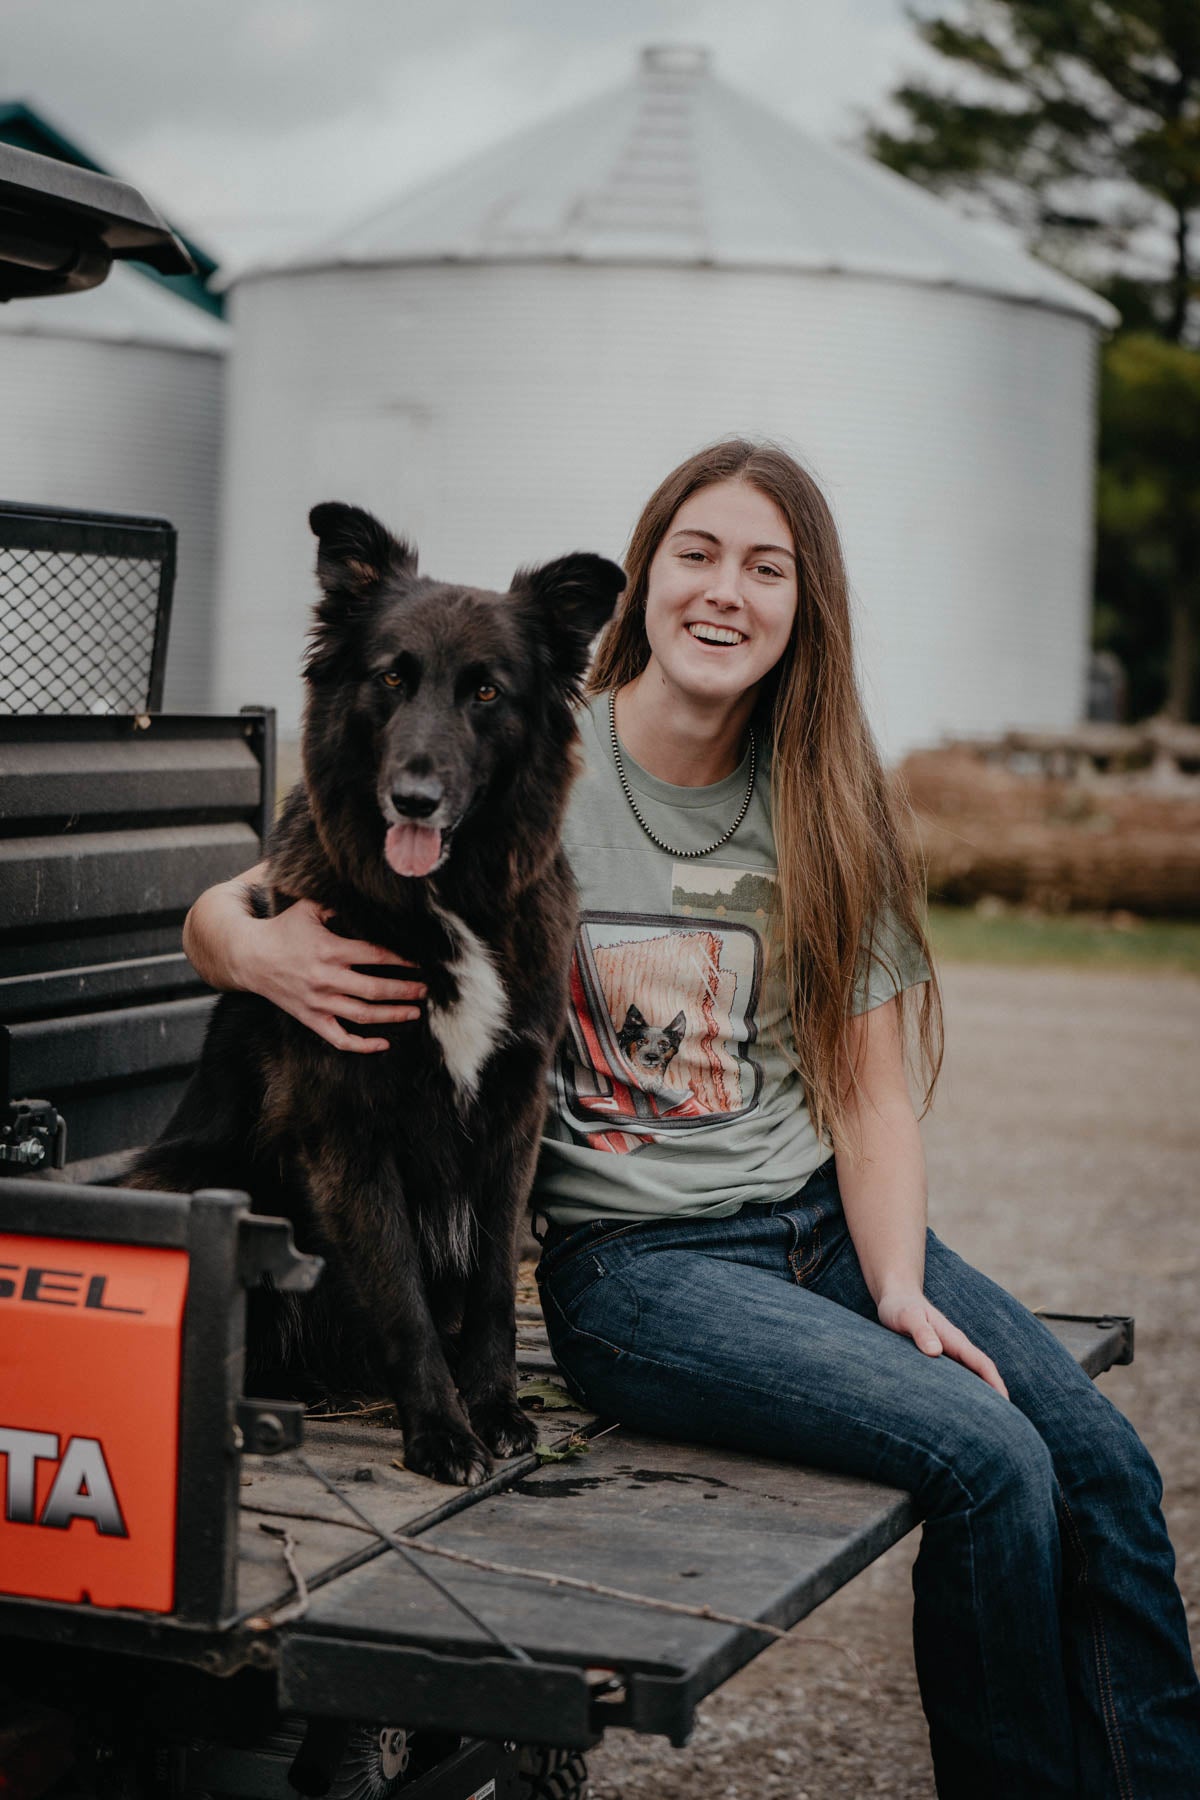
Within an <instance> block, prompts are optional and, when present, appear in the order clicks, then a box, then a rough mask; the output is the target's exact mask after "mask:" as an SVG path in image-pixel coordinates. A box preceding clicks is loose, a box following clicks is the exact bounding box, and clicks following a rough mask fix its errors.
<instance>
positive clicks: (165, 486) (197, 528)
mask: <svg viewBox="0 0 1200 1800" xmlns="http://www.w3.org/2000/svg"><path fill="white" fill-rule="evenodd" d="M222 362H223V358H222V357H221V356H220V355H218V354H214V353H213V352H210V351H192V350H184V349H179V348H174V347H172V348H158V347H155V346H151V345H144V344H121V343H112V342H108V341H105V340H102V339H94V338H81V339H73V338H67V337H57V336H53V335H49V334H47V335H45V336H42V335H39V334H35V333H27V332H22V331H13V332H11V333H10V332H0V394H2V395H3V397H4V398H3V410H2V412H0V498H3V499H6V500H17V501H23V502H28V503H31V504H42V505H54V506H68V507H83V508H85V509H88V510H94V511H100V512H124V513H143V514H152V515H157V516H160V517H163V518H167V519H169V520H170V521H171V522H172V524H174V525H175V527H176V529H177V530H178V533H179V544H178V571H177V576H176V582H175V601H174V606H173V608H172V622H171V637H170V653H169V657H168V662H167V680H166V688H165V693H164V705H165V706H166V707H167V708H168V709H169V710H172V711H193V710H201V711H202V710H207V709H209V708H211V704H212V642H213V590H214V581H215V567H216V529H217V497H218V485H219V474H218V465H219V461H220V442H221V402H222V383H223V370H222ZM66 653H67V654H69V647H68V648H67V651H66Z"/></svg>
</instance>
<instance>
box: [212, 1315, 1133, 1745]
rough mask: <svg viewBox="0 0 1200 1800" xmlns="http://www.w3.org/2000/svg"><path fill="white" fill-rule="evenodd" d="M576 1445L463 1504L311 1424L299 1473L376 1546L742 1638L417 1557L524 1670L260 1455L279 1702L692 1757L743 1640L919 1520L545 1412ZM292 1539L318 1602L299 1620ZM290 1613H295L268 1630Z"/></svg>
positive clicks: (505, 1471)
mask: <svg viewBox="0 0 1200 1800" xmlns="http://www.w3.org/2000/svg"><path fill="white" fill-rule="evenodd" d="M1047 1323H1048V1324H1049V1325H1050V1327H1051V1329H1052V1330H1053V1331H1054V1332H1055V1334H1056V1335H1057V1336H1058V1337H1059V1338H1060V1340H1061V1341H1063V1342H1064V1343H1065V1344H1066V1345H1067V1347H1068V1348H1069V1349H1070V1350H1071V1351H1072V1353H1073V1354H1074V1355H1075V1356H1076V1357H1077V1358H1078V1360H1079V1361H1080V1363H1081V1364H1082V1365H1083V1367H1084V1368H1085V1369H1087V1370H1088V1372H1089V1373H1090V1374H1093V1375H1095V1374H1097V1373H1099V1372H1100V1371H1101V1370H1103V1369H1106V1368H1108V1367H1110V1366H1111V1365H1112V1364H1113V1363H1114V1362H1120V1361H1126V1360H1128V1358H1129V1354H1130V1350H1131V1345H1130V1335H1129V1324H1128V1321H1125V1320H1120V1319H1104V1320H1100V1321H1095V1320H1063V1319H1058V1320H1056V1319H1048V1320H1047ZM535 1354H536V1353H535ZM537 1360H538V1361H539V1362H541V1360H542V1358H541V1357H540V1356H539V1357H538V1358H537ZM581 1436H582V1437H584V1438H585V1439H586V1440H587V1448H586V1450H584V1451H581V1452H578V1453H576V1454H574V1455H572V1456H570V1457H569V1458H567V1459H566V1460H563V1461H550V1462H545V1463H542V1464H539V1462H538V1459H537V1457H536V1456H533V1457H525V1458H521V1459H517V1460H515V1461H513V1462H511V1463H509V1464H507V1465H505V1466H504V1467H503V1468H502V1469H501V1470H499V1471H498V1472H497V1475H496V1477H495V1478H494V1480H493V1481H492V1482H491V1483H489V1484H488V1486H486V1487H484V1488H479V1489H475V1490H474V1491H471V1492H465V1491H455V1490H448V1489H446V1488H444V1487H439V1486H438V1485H436V1484H435V1483H433V1482H431V1481H427V1480H425V1479H424V1478H423V1477H421V1476H416V1475H412V1474H410V1473H409V1472H408V1471H407V1470H405V1469H403V1468H402V1467H397V1462H398V1455H399V1453H398V1445H399V1439H398V1436H396V1435H395V1434H393V1433H392V1432H390V1431H388V1430H386V1429H380V1428H379V1427H378V1426H371V1425H369V1424H361V1423H354V1422H352V1421H337V1422H330V1423H323V1422H321V1421H310V1422H309V1424H308V1428H307V1438H306V1446H305V1450H304V1452H303V1456H304V1458H305V1460H306V1461H307V1462H308V1463H309V1464H310V1465H311V1466H312V1467H315V1468H317V1469H320V1470H321V1471H322V1472H323V1473H325V1474H326V1476H327V1477H328V1478H329V1479H330V1480H332V1481H333V1483H334V1484H335V1486H337V1487H338V1488H339V1489H340V1490H342V1491H344V1492H345V1494H346V1495H347V1496H348V1497H349V1498H350V1500H351V1501H352V1502H353V1504H354V1506H355V1507H357V1508H358V1509H359V1510H360V1511H361V1512H362V1513H364V1514H365V1515H366V1516H367V1517H368V1518H369V1519H370V1520H371V1521H372V1522H373V1523H374V1524H375V1525H377V1526H379V1527H381V1528H382V1529H383V1530H384V1531H390V1532H396V1533H399V1534H401V1535H403V1536H405V1537H409V1538H417V1539H419V1540H421V1541H422V1542H424V1543H426V1544H429V1545H434V1546H437V1547H440V1548H443V1549H448V1550H455V1551H459V1552H464V1553H466V1554H467V1555H469V1556H471V1557H473V1558H476V1559H479V1560H481V1561H484V1562H489V1563H497V1564H503V1565H506V1566H508V1567H509V1568H514V1567H515V1568H522V1569H535V1570H540V1571H543V1572H545V1573H547V1574H550V1575H557V1576H568V1577H574V1578H576V1579H577V1580H583V1581H586V1582H590V1583H593V1584H596V1585H598V1586H606V1587H614V1588H619V1589H622V1590H625V1591H626V1592H631V1593H634V1594H637V1595H642V1596H646V1597H648V1598H651V1599H655V1600H665V1601H669V1602H673V1603H681V1604H683V1605H685V1606H688V1607H693V1608H697V1609H700V1608H704V1607H707V1608H710V1609H712V1610H714V1611H717V1612H723V1613H728V1614H732V1615H737V1616H738V1618H739V1619H740V1620H741V1621H743V1622H742V1623H738V1624H730V1623H724V1622H720V1621H715V1620H712V1619H704V1618H697V1617H689V1616H685V1615H681V1614H679V1613H675V1612H670V1611H657V1610H653V1609H651V1608H647V1607H645V1606H641V1605H637V1604H635V1603H632V1602H623V1601H619V1600H614V1599H611V1598H606V1597H603V1596H600V1595H598V1594H591V1593H587V1592H583V1591H581V1590H580V1589H578V1588H574V1587H563V1586H552V1585H550V1584H549V1583H547V1582H541V1581H534V1580H530V1579H528V1578H527V1577H525V1576H518V1575H513V1574H498V1573H493V1572H490V1571H486V1570H482V1569H479V1568H473V1567H469V1566H463V1565H459V1564H456V1563H454V1562H452V1561H449V1560H446V1559H443V1558H441V1557H436V1558H435V1557H425V1558H421V1557H419V1556H416V1555H414V1556H413V1560H416V1561H421V1562H422V1563H428V1564H429V1565H430V1566H431V1568H432V1571H433V1572H434V1573H435V1574H436V1575H437V1577H438V1579H439V1580H440V1581H441V1582H442V1583H443V1584H444V1585H445V1587H446V1588H447V1589H449V1591H450V1592H451V1593H452V1594H453V1595H454V1596H456V1597H457V1598H458V1599H460V1600H462V1601H465V1602H466V1604H467V1605H468V1606H469V1607H470V1608H471V1610H472V1611H473V1612H474V1613H475V1614H476V1615H477V1616H478V1618H479V1619H480V1620H482V1621H484V1622H485V1623H486V1624H487V1625H488V1626H489V1627H490V1628H491V1629H492V1631H493V1632H495V1633H496V1634H497V1635H498V1636H499V1637H500V1638H502V1639H503V1640H504V1641H505V1643H506V1644H507V1645H508V1646H510V1647H511V1648H512V1649H513V1650H517V1651H520V1652H523V1653H524V1654H525V1656H526V1657H527V1658H528V1659H529V1660H528V1661H519V1660H518V1659H517V1657H516V1656H514V1655H512V1654H506V1653H505V1651H504V1650H502V1649H500V1648H499V1647H498V1646H497V1645H496V1643H495V1642H494V1641H491V1640H489V1638H488V1637H487V1636H485V1635H484V1634H483V1632H482V1631H481V1630H480V1629H479V1628H478V1627H477V1626H476V1625H475V1624H473V1623H472V1622H471V1620H470V1619H468V1618H466V1617H465V1616H464V1615H463V1614H462V1613H460V1612H458V1611H457V1610H456V1609H455V1608H454V1607H453V1606H452V1605H451V1604H450V1603H449V1602H448V1601H447V1600H446V1599H444V1598H443V1597H442V1596H441V1595H440V1594H439V1593H438V1592H437V1591H436V1590H435V1589H434V1588H433V1587H432V1586H431V1585H430V1584H429V1582H428V1581H427V1580H426V1579H425V1578H424V1577H423V1576H422V1575H421V1574H419V1573H418V1572H417V1571H416V1570H415V1569H414V1568H413V1567H412V1566H410V1562H409V1561H406V1560H405V1559H403V1558H402V1557H401V1556H400V1555H398V1554H396V1553H395V1552H394V1551H393V1550H390V1549H388V1548H387V1547H386V1546H385V1545H384V1544H383V1543H381V1542H380V1541H379V1540H378V1539H377V1538H375V1537H373V1536H372V1535H371V1533H370V1531H369V1528H367V1527H364V1526H363V1525H362V1524H360V1522H359V1521H358V1520H357V1519H356V1518H355V1517H353V1516H352V1515H351V1513H350V1512H349V1511H348V1510H347V1509H346V1508H345V1507H344V1506H343V1505H342V1503H341V1502H340V1501H339V1500H338V1498H336V1497H335V1495H334V1494H332V1493H330V1492H329V1491H328V1490H327V1489H326V1488H324V1487H323V1486H322V1485H321V1483H320V1481H319V1479H318V1478H317V1477H316V1476H315V1475H314V1474H312V1473H311V1472H309V1470H306V1469H305V1468H304V1466H303V1465H302V1463H301V1462H300V1461H299V1460H298V1459H297V1458H295V1457H292V1456H281V1457H278V1458H272V1459H265V1458H262V1459H259V1458H248V1459H246V1461H245V1463H244V1465H243V1467H244V1471H245V1472H244V1474H243V1478H242V1479H243V1488H242V1515H241V1516H242V1530H241V1536H240V1542H239V1595H240V1596H244V1598H245V1600H246V1602H247V1611H245V1612H243V1614H242V1619H243V1624H242V1631H247V1630H248V1631H249V1632H250V1633H251V1634H252V1635H255V1634H256V1635H258V1636H259V1638H260V1641H261V1645H262V1650H263V1653H264V1658H265V1659H266V1658H269V1660H270V1661H271V1662H276V1660H277V1665H278V1679H279V1686H280V1697H281V1700H282V1702H283V1704H285V1705H286V1706H288V1707H290V1708H292V1709H294V1710H295V1711H297V1712H304V1713H322V1714H340V1715H344V1716H350V1717H359V1718H361V1717H377V1718H392V1717H395V1718H403V1719H404V1721H405V1722H406V1723H409V1724H411V1725H414V1726H427V1727H435V1728H439V1729H451V1728H453V1729H456V1730H460V1731H466V1732H468V1733H470V1734H471V1735H475V1736H480V1737H494V1738H498V1737H506V1736H512V1735H514V1734H517V1728H516V1725H515V1724H514V1721H519V1725H520V1728H519V1735H520V1736H522V1737H523V1738H528V1739H530V1740H535V1741H540V1742H547V1743H557V1744H562V1745H569V1746H579V1747H585V1746H586V1745H588V1744H589V1743H593V1742H594V1741H595V1740H596V1738H597V1736H598V1735H599V1734H600V1732H601V1731H602V1730H603V1729H604V1728H605V1727H606V1726H607V1725H625V1726H630V1727H632V1728H633V1729H635V1730H639V1731H643V1732H649V1733H656V1734H665V1735H666V1736H668V1737H669V1738H671V1740H672V1741H673V1742H675V1743H682V1742H683V1741H684V1740H685V1739H686V1738H687V1736H688V1733H689V1731H690V1730H691V1726H692V1718H693V1713H694V1710H695V1707H696V1705H697V1704H698V1702H699V1701H700V1700H701V1699H703V1698H704V1696H705V1695H706V1694H709V1693H711V1692H712V1691H713V1689H715V1688H716V1687H718V1686H719V1685H720V1684H721V1683H722V1682H723V1681H724V1680H726V1679H727V1678H728V1676H729V1675H731V1674H732V1673H733V1672H734V1671H735V1670H736V1669H737V1668H739V1667H740V1666H741V1665H742V1664H743V1663H745V1662H747V1661H749V1660H750V1658H751V1657H753V1656H754V1655H756V1654H757V1653H758V1651H760V1650H762V1649H764V1648H765V1647H766V1646H767V1644H768V1643H769V1642H771V1638H772V1634H770V1633H768V1632H764V1631H761V1630H756V1629H755V1626H754V1623H753V1622H755V1621H757V1622H760V1623H765V1624H768V1625H772V1626H775V1627H777V1628H778V1627H783V1628H786V1627H788V1626H791V1625H793V1624H795V1623H796V1621H797V1620H799V1619H802V1618H804V1617H805V1615H806V1614H808V1613H809V1612H811V1611H812V1610H813V1608H814V1607H816V1606H817V1605H818V1604H819V1603H820V1602H821V1601H822V1600H824V1599H826V1598H827V1597H828V1596H829V1595H830V1594H831V1593H833V1592H834V1591H835V1590H836V1589H837V1588H839V1587H841V1586H842V1585H843V1584H844V1583H845V1582H846V1581H848V1580H849V1579H850V1578H851V1577H852V1576H853V1575H855V1574H857V1573H858V1572H859V1570H861V1569H863V1568H865V1567H866V1565H867V1564H868V1563H870V1562H871V1561H872V1560H873V1559H874V1558H875V1557H876V1556H878V1555H879V1554H880V1553H881V1552H882V1551H883V1550H885V1549H887V1548H888V1546H889V1545H891V1544H893V1543H895V1542H896V1541H897V1540H898V1539H899V1538H901V1537H903V1536H904V1535H905V1534H906V1533H907V1532H908V1531H909V1530H910V1529H911V1528H912V1527H913V1525H914V1524H915V1523H916V1517H915V1514H914V1512H913V1508H912V1505H911V1502H910V1501H909V1499H908V1496H907V1495H906V1494H904V1493H901V1492H899V1491H898V1490H896V1489H893V1488H887V1487H883V1486H880V1485H878V1484H876V1483H873V1482H868V1481H862V1480H858V1479H854V1478H851V1477H843V1476H834V1475H826V1474H821V1473H817V1472H815V1471H813V1470H809V1469H804V1468H800V1467H796V1466H794V1465H791V1464H787V1463H780V1462H774V1461H769V1460H766V1459H764V1458H759V1457H753V1456H747V1455H741V1454H738V1453H736V1452H732V1451H724V1450H716V1449H706V1448H703V1447H697V1446H692V1445H686V1444H674V1443H667V1442H663V1441H660V1440H653V1439H648V1438H643V1437H639V1436H638V1435H637V1434H636V1433H634V1432H630V1431H627V1430H626V1429H625V1428H624V1427H621V1426H616V1427H612V1426H607V1427H606V1426H605V1424H604V1423H603V1422H601V1421H597V1420H595V1419H594V1418H592V1417H590V1416H588V1415H585V1414H581V1413H579V1412H578V1411H577V1410H564V1411H554V1412H552V1413H548V1414H546V1415H545V1418H544V1421H543V1437H544V1441H545V1442H546V1443H547V1444H548V1445H550V1446H552V1445H553V1444H554V1442H555V1441H556V1440H557V1441H558V1442H560V1443H561V1442H562V1441H563V1440H566V1439H570V1438H578V1437H581ZM366 1472H369V1474H367V1473H366ZM264 1525H265V1526H267V1527H269V1528H271V1529H270V1530H267V1531H264V1530H263V1526H264ZM281 1531H285V1532H287V1533H288V1534H289V1537H290V1539H291V1548H292V1554H293V1557H294V1560H295V1562H296V1565H297V1566H298V1568H299V1570H300V1573H301V1575H302V1576H303V1579H304V1581H305V1583H306V1585H307V1588H308V1590H309V1592H308V1598H307V1604H306V1605H305V1606H304V1607H303V1608H302V1609H297V1608H296V1604H295V1603H296V1593H297V1590H296V1586H295V1583H294V1581H293V1579H292V1577H291V1575H290V1574H289V1572H288V1569H287V1565H286V1563H285V1560H284V1556H283V1546H284V1543H285V1541H286V1540H285V1539H284V1538H282V1537H280V1536H278V1535H275V1534H277V1533H279V1532H281ZM250 1608H252V1609H253V1610H250ZM281 1610H282V1611H283V1612H284V1613H287V1612H289V1611H291V1612H295V1611H298V1612H299V1616H292V1617H290V1618H289V1619H285V1620H284V1622H282V1623H280V1624H278V1625H276V1626H274V1627H273V1626H272V1619H273V1617H274V1616H275V1615H276V1614H278V1613H279V1612H280V1611H281Z"/></svg>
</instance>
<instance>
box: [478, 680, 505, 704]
mask: <svg viewBox="0 0 1200 1800" xmlns="http://www.w3.org/2000/svg"><path fill="white" fill-rule="evenodd" d="M475 698H476V699H477V700H481V701H482V702H483V703H484V705H485V706H486V705H488V704H489V703H490V702H491V701H493V700H498V699H499V698H500V689H499V688H498V687H494V686H493V685H492V683H491V682H490V681H481V682H480V684H479V686H478V687H477V688H476V689H475Z"/></svg>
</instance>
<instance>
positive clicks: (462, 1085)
mask: <svg viewBox="0 0 1200 1800" xmlns="http://www.w3.org/2000/svg"><path fill="white" fill-rule="evenodd" d="M435 910H436V912H437V914H438V917H439V918H440V919H441V921H442V923H443V925H445V927H446V929H447V931H448V932H449V933H450V936H451V939H452V940H453V943H454V946H455V954H454V960H453V961H452V962H450V963H448V964H447V970H448V972H449V973H450V974H451V975H452V976H453V977H454V980H455V983H456V985H457V987H458V999H457V1000H455V1001H454V1003H453V1004H452V1005H450V1006H437V1005H435V1004H434V1002H433V1001H432V1000H431V1001H430V1002H429V1004H428V1006H427V1008H426V1017H427V1018H428V1020H429V1029H430V1031H432V1033H433V1035H434V1037H435V1038H436V1039H437V1042H438V1044H439V1046H440V1048H441V1052H442V1055H443V1057H444V1058H445V1060H446V1068H447V1070H448V1071H449V1074H450V1079H451V1080H452V1081H453V1083H454V1085H455V1087H456V1088H457V1089H458V1092H459V1098H460V1099H462V1100H471V1099H474V1097H475V1094H476V1092H477V1091H478V1088H479V1077H480V1075H481V1074H482V1072H483V1065H484V1064H485V1063H486V1062H487V1060H488V1057H489V1056H491V1054H492V1052H493V1051H494V1050H495V1049H496V1047H497V1046H498V1044H499V1043H500V1040H501V1038H502V1037H503V1036H504V1035H505V1032H506V1030H507V1027H508V995H507V994H506V993H505V991H504V983H503V982H502V981H501V979H500V977H499V975H498V974H497V973H496V965H495V964H494V963H493V961H492V959H491V956H490V954H489V952H488V949H487V946H486V944H484V943H483V942H482V940H481V939H480V938H478V937H476V935H475V933H474V932H473V931H472V930H471V927H470V926H469V925H464V924H463V921H462V920H461V919H460V918H459V917H458V916H457V915H456V914H455V913H452V912H447V911H445V910H444V909H443V908H442V907H440V906H439V907H436V909H435Z"/></svg>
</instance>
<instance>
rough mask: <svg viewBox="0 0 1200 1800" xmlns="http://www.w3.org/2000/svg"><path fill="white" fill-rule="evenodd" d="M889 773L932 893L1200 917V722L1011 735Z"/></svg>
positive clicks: (971, 900) (950, 748)
mask: <svg viewBox="0 0 1200 1800" xmlns="http://www.w3.org/2000/svg"><path fill="white" fill-rule="evenodd" d="M896 780H897V782H898V783H899V786H900V789H901V792H902V794H906V796H907V798H908V801H909V803H910V804H911V806H912V809H913V813H914V815H915V826H916V831H917V837H918V842H919V845H920V849H921V853H922V855H923V857H924V859H925V863H926V867H927V872H928V883H929V895H930V898H931V899H932V900H940V901H944V902H947V903H949V904H953V905H974V904H976V903H978V902H979V901H980V900H984V899H986V898H988V897H994V898H996V899H999V900H1003V901H1005V902H1007V903H1009V904H1012V905H1025V906H1033V907H1036V908H1038V909H1039V910H1040V911H1043V912H1077V911H1082V912H1093V913H1094V912H1129V913H1136V914H1141V915H1144V916H1157V917H1174V918H1195V917H1200V729H1196V728H1195V727H1181V726H1164V725H1162V724H1157V723H1152V724H1151V725H1149V726H1142V727H1128V726H1111V725H1110V726H1087V727H1081V728H1080V729H1079V730H1078V731H1075V732H1070V733H1062V734H1049V733H1038V734H1036V735H1035V734H1033V733H1028V732H1024V733H1017V732H1013V733H1010V734H1009V735H1008V736H1007V737H1005V738H1003V739H1000V740H996V741H993V742H989V743H957V744H946V745H944V746H943V747H942V748H940V749H937V750H922V751H915V752H913V753H912V754H911V755H909V756H908V757H907V758H906V759H905V761H904V762H903V763H902V764H901V765H900V767H899V769H898V770H897V771H896Z"/></svg>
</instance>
